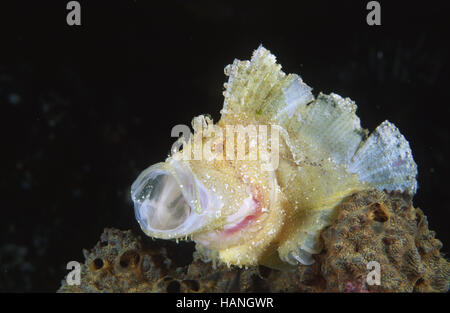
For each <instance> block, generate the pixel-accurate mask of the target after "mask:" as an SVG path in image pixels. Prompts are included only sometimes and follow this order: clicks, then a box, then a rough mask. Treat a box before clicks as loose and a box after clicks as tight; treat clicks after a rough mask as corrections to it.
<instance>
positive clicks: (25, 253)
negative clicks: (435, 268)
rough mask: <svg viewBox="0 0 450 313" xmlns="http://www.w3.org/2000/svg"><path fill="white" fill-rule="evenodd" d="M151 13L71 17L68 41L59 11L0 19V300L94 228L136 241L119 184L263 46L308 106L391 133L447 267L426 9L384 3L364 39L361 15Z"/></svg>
mask: <svg viewBox="0 0 450 313" xmlns="http://www.w3.org/2000/svg"><path fill="white" fill-rule="evenodd" d="M41 2H42V1H41ZM148 2H150V1H115V2H114V3H112V2H108V1H103V2H102V1H95V4H94V1H89V3H88V1H80V3H81V6H82V25H81V26H78V27H77V26H74V27H69V26H67V24H66V13H67V11H66V8H65V5H66V3H67V2H66V1H58V2H56V1H55V2H54V3H52V2H46V3H47V4H46V5H42V4H41V3H37V2H33V3H31V2H24V1H16V2H15V4H16V5H15V7H14V8H12V7H7V8H6V7H5V8H2V9H1V12H2V14H3V15H4V18H2V19H1V24H0V32H1V36H0V40H1V49H0V56H1V57H0V104H1V114H0V116H1V120H2V123H1V126H2V135H3V136H2V137H3V140H2V157H4V159H3V161H2V166H1V167H2V169H3V170H2V171H1V179H0V183H1V185H0V188H1V190H2V200H3V201H2V206H1V216H0V291H54V290H56V289H57V288H58V287H59V284H60V280H61V279H63V277H64V275H65V273H66V272H67V271H66V270H65V265H66V263H67V262H68V261H70V260H78V261H82V260H83V258H82V254H81V249H82V248H91V247H92V246H93V245H94V244H95V243H96V241H97V240H98V239H99V236H100V234H101V232H102V230H103V228H104V227H116V228H121V229H130V228H131V229H134V230H136V232H139V229H138V226H137V223H136V222H135V219H134V213H133V209H132V203H131V200H130V197H129V188H130V185H131V183H132V182H133V180H134V179H135V178H136V176H137V175H138V174H139V172H140V171H141V170H143V169H144V168H146V167H147V166H148V165H150V164H152V163H155V162H157V161H160V160H163V159H164V158H165V157H166V156H167V154H168V152H169V149H170V146H171V145H172V143H173V142H174V139H173V138H171V137H170V131H171V129H172V127H173V126H175V125H176V124H189V123H190V121H191V119H192V117H193V116H195V115H199V114H202V113H209V114H211V115H212V117H213V118H214V119H215V120H217V119H218V118H219V110H220V109H221V107H222V101H223V97H222V90H223V86H222V85H223V83H224V81H225V76H224V74H223V68H224V66H225V65H226V64H229V63H231V62H232V61H233V59H234V58H240V59H248V58H249V57H250V56H251V53H252V51H253V50H254V49H255V48H257V47H258V45H259V44H261V43H262V44H264V46H265V47H266V48H268V49H270V50H271V51H272V52H273V53H274V54H275V55H277V57H278V60H279V62H280V63H281V64H282V65H283V69H284V71H285V72H290V73H299V74H300V75H301V76H302V77H303V79H304V80H305V82H307V83H308V84H309V85H310V86H313V87H314V92H315V93H318V92H319V91H323V92H325V93H330V92H336V93H338V94H340V95H342V96H348V97H351V98H352V99H353V100H355V101H356V103H357V104H358V107H359V109H358V115H359V117H360V118H361V121H362V126H363V127H365V128H368V129H370V130H373V129H374V128H375V127H376V126H377V125H378V124H379V123H381V122H382V121H383V120H385V119H388V120H390V121H391V122H393V123H395V124H396V125H397V126H398V127H399V128H400V130H401V131H402V133H403V134H404V135H405V137H406V138H407V139H408V140H409V142H410V144H411V148H412V150H413V154H414V158H415V160H416V162H417V163H418V166H419V177H418V180H419V190H418V194H417V196H416V198H415V201H414V203H415V205H416V206H418V207H420V208H422V209H423V211H424V212H425V214H426V215H427V216H428V219H429V222H430V228H431V229H433V230H435V231H436V232H437V237H438V238H440V239H441V240H442V241H443V242H444V248H443V251H446V252H448V251H449V246H448V245H449V244H450V241H449V239H450V238H449V237H450V230H449V229H448V223H447V220H448V217H449V213H448V212H449V205H448V194H449V190H450V182H449V181H450V180H449V177H450V165H449V162H448V158H449V157H450V145H449V142H450V132H449V123H450V122H449V114H450V105H449V97H448V91H449V82H450V81H449V74H450V73H449V58H448V57H449V49H448V47H447V41H448V31H447V29H449V28H448V25H446V20H447V17H446V15H445V14H446V12H447V11H446V10H445V9H444V8H443V7H442V6H441V5H440V4H439V3H437V2H436V3H433V2H426V3H422V4H421V5H420V7H415V6H414V4H413V3H410V2H406V1H405V2H404V3H401V4H397V5H396V6H393V4H392V2H393V1H389V2H388V1H382V2H381V9H382V19H381V22H382V26H368V25H367V24H366V14H367V13H368V11H367V10H366V8H365V5H366V3H367V1H354V2H348V1H333V2H331V1H329V2H324V1H297V2H299V3H297V5H296V6H293V5H287V4H281V3H279V2H278V1H274V2H271V3H267V4H261V3H259V2H245V3H238V2H225V1H221V2H214V3H213V2H210V1H200V2H190V1H160V2H159V3H158V4H155V3H153V2H152V3H148ZM242 2H244V1H242ZM30 3H31V4H30ZM162 3H164V4H162ZM258 3H259V4H258ZM396 3H397V2H396ZM2 6H3V5H2Z"/></svg>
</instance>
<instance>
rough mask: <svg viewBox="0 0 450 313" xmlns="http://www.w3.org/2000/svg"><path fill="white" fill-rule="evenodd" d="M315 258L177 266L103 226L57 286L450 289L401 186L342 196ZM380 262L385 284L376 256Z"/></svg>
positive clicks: (447, 273) (445, 268)
mask: <svg viewBox="0 0 450 313" xmlns="http://www.w3.org/2000/svg"><path fill="white" fill-rule="evenodd" d="M322 240H323V243H324V249H323V251H322V253H321V254H319V255H316V256H315V259H316V262H315V264H313V265H311V266H303V265H300V266H298V267H296V268H295V269H293V271H278V270H273V269H269V268H266V267H263V266H259V267H251V268H237V267H231V268H228V267H227V266H226V265H224V264H217V265H215V264H212V263H206V262H204V261H203V260H202V259H201V257H200V256H199V255H198V254H197V253H194V259H193V261H192V262H191V263H190V264H188V265H185V266H178V265H177V262H174V260H173V259H172V258H170V257H169V255H168V253H167V249H166V248H163V247H160V246H158V245H155V244H152V245H148V244H145V242H144V241H143V240H142V239H141V238H140V237H138V236H135V235H134V234H132V232H131V231H120V230H116V229H105V231H104V232H103V234H102V235H101V238H100V241H99V242H98V243H97V244H96V246H95V247H94V248H93V249H92V250H91V251H86V250H84V251H83V253H84V256H85V259H86V260H85V262H84V264H83V265H82V266H81V284H80V285H79V286H69V285H67V283H66V280H63V281H62V285H61V288H60V289H59V290H58V292H446V291H448V289H449V284H450V263H449V262H448V261H447V260H446V259H445V258H444V257H443V256H442V255H441V254H440V252H439V250H440V249H441V247H442V243H441V242H440V241H439V240H438V239H436V238H435V233H434V232H433V231H430V230H429V229H428V223H427V219H426V216H425V215H424V214H423V212H422V211H421V210H420V209H416V208H414V207H413V206H412V202H411V199H410V198H409V197H408V196H406V195H404V194H399V193H390V194H387V193H384V192H379V191H375V190H373V191H369V192H363V193H357V194H354V195H352V196H351V197H349V198H348V199H346V200H345V201H343V203H342V204H341V205H340V207H339V215H338V217H337V219H336V220H335V222H334V223H333V224H332V225H331V226H329V227H327V228H326V229H325V230H324V231H323V232H322ZM374 261H375V262H378V264H379V269H380V272H379V274H380V275H379V278H380V280H379V284H377V283H375V284H370V282H371V280H370V279H368V276H370V277H373V273H372V270H373V269H374V268H371V267H368V264H369V263H370V262H374Z"/></svg>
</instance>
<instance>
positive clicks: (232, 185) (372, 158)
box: [131, 46, 417, 268]
mask: <svg viewBox="0 0 450 313" xmlns="http://www.w3.org/2000/svg"><path fill="white" fill-rule="evenodd" d="M225 74H226V75H227V76H229V79H228V82H227V83H226V84H225V92H224V96H225V101H224V106H223V109H222V110H221V119H220V120H219V121H218V122H217V124H214V123H213V121H212V120H211V119H210V118H209V117H205V116H199V117H196V118H194V120H193V129H194V132H193V134H191V136H190V138H189V140H188V141H183V142H182V143H183V148H182V149H181V150H180V151H174V152H173V153H172V155H170V156H169V157H168V158H167V159H166V160H165V162H162V163H158V164H156V165H153V166H151V167H149V168H148V169H146V170H145V171H143V172H142V173H141V174H140V175H139V177H138V178H137V179H136V181H135V182H134V183H133V185H132V188H131V196H132V199H133V202H134V207H135V213H136V219H137V221H138V222H139V224H140V226H141V228H142V230H143V231H144V232H145V233H146V234H147V235H148V236H151V237H155V238H163V239H189V240H194V241H195V242H196V243H197V249H198V250H199V251H201V252H202V253H203V255H204V256H205V258H209V259H212V260H214V261H217V260H218V261H221V262H225V263H226V264H228V265H238V266H250V265H257V264H263V265H267V266H270V267H276V268H288V267H289V266H291V265H296V264H298V263H301V264H304V265H309V264H312V263H314V257H313V255H314V254H317V253H320V251H321V249H322V246H321V241H320V233H321V231H322V230H323V229H324V228H325V227H326V226H328V225H330V224H331V223H332V222H333V220H334V219H335V217H336V214H337V212H336V207H337V206H338V205H339V204H340V203H341V202H342V201H343V200H344V199H345V198H347V197H348V196H350V195H352V194H354V193H355V192H358V191H362V190H368V189H379V190H387V191H392V190H399V191H402V192H407V193H409V194H411V195H413V194H414V193H415V192H416V189H417V182H416V175H417V165H416V164H415V162H414V160H413V157H412V153H411V149H410V147H409V144H408V142H407V141H406V139H405V138H404V137H403V136H402V135H401V134H400V132H399V131H398V129H397V128H396V127H395V126H394V125H393V124H392V123H390V122H388V121H385V122H383V123H382V124H381V125H380V126H378V127H377V128H376V130H375V131H374V132H373V133H372V134H371V135H370V136H369V135H368V131H367V130H365V129H363V128H361V126H360V121H359V118H358V117H357V115H356V108H357V107H356V105H355V103H354V102H353V101H351V100H350V99H348V98H345V99H344V98H342V97H340V96H339V95H336V94H330V95H324V94H322V93H320V94H319V95H318V96H317V98H315V97H314V96H313V94H312V93H311V88H310V87H309V86H307V85H306V84H305V83H303V81H302V79H301V78H300V77H299V76H298V75H295V74H288V75H286V74H285V73H283V72H282V71H281V66H280V65H279V64H277V63H276V58H275V56H274V55H272V54H271V53H270V52H269V51H268V50H267V49H265V48H264V47H262V46H260V47H259V48H258V49H257V50H255V52H254V53H253V56H252V58H251V60H250V61H239V60H235V61H234V62H233V64H232V65H229V66H227V67H226V68H225Z"/></svg>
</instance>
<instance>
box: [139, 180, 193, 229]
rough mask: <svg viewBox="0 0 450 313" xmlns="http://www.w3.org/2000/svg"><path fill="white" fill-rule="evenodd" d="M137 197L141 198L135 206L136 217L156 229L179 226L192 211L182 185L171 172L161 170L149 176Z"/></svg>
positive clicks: (145, 224)
mask: <svg viewBox="0 0 450 313" xmlns="http://www.w3.org/2000/svg"><path fill="white" fill-rule="evenodd" d="M136 199H140V200H141V201H138V205H137V206H135V213H136V218H137V219H138V221H139V222H140V223H141V224H143V225H144V226H147V227H148V228H150V229H153V230H156V231H158V230H159V231H167V230H172V229H175V228H177V227H178V226H180V225H182V224H183V223H184V222H185V221H186V219H187V218H188V217H189V214H190V212H191V208H190V207H189V205H188V203H187V202H186V200H185V198H184V196H183V193H182V191H181V187H180V186H179V184H178V182H177V181H176V179H175V178H174V177H173V176H172V175H171V174H169V173H164V172H159V173H157V174H156V175H153V176H152V177H148V179H147V180H146V181H145V182H144V183H143V184H142V185H141V186H140V192H138V194H137V197H136ZM139 202H140V203H139ZM139 204H140V205H139Z"/></svg>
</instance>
